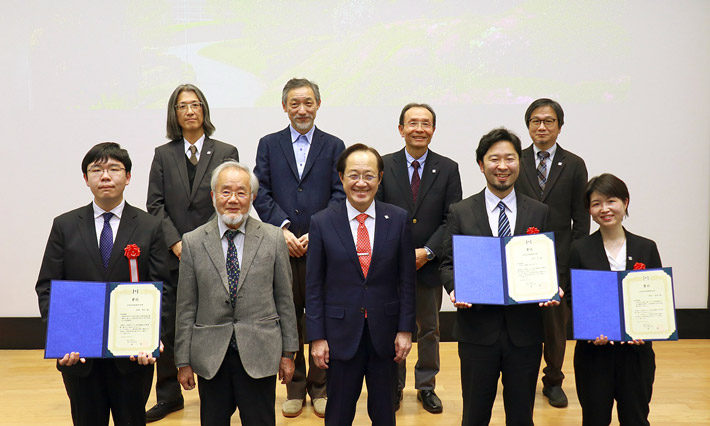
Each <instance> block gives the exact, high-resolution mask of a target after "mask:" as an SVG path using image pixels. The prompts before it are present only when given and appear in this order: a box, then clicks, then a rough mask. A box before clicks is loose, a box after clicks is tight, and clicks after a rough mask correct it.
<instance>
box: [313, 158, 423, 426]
mask: <svg viewBox="0 0 710 426" xmlns="http://www.w3.org/2000/svg"><path fill="white" fill-rule="evenodd" d="M337 170H338V174H339V176H340V179H341V180H342V182H343V188H344V189H345V194H346V197H347V200H346V201H342V202H340V203H338V204H336V205H333V206H330V207H328V208H327V209H325V210H323V211H321V212H320V213H317V214H315V215H314V216H313V217H312V218H311V228H310V229H311V238H310V249H309V253H310V254H309V256H308V270H307V273H306V325H307V338H308V340H309V341H310V342H311V355H312V356H313V358H315V362H316V365H317V366H318V367H320V368H323V369H327V370H326V371H327V373H328V409H327V410H326V413H325V424H326V425H339V426H341V425H349V424H352V421H353V418H354V417H355V406H356V404H357V400H358V398H359V396H360V390H361V389H362V379H363V377H367V392H368V400H367V407H368V414H369V415H370V419H371V420H372V423H373V424H376V425H394V424H395V416H394V411H395V410H394V405H395V392H394V391H395V389H396V387H395V386H396V383H397V364H396V363H398V362H403V361H404V360H405V358H406V357H407V355H408V354H409V351H410V349H411V347H412V331H413V330H414V328H415V306H414V279H415V261H414V246H413V244H412V234H411V229H410V227H409V220H408V219H407V211H406V210H404V209H401V208H399V207H396V206H394V205H391V204H387V203H383V202H379V201H377V202H375V201H374V199H375V194H376V192H377V187H378V186H379V184H380V182H381V181H382V173H383V162H382V158H381V157H380V155H379V154H378V153H377V151H376V150H374V149H373V148H369V147H367V146H366V145H362V144H355V145H353V146H351V147H349V148H348V149H347V150H345V152H343V154H342V155H341V156H340V158H339V159H338V164H337Z"/></svg>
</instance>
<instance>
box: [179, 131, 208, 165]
mask: <svg viewBox="0 0 710 426" xmlns="http://www.w3.org/2000/svg"><path fill="white" fill-rule="evenodd" d="M182 140H183V141H184V142H185V155H187V158H190V157H192V153H191V152H190V145H195V148H197V152H196V153H195V157H197V161H200V153H202V145H203V144H204V143H205V134H204V133H203V134H202V136H200V138H199V139H198V140H197V141H195V143H194V144H191V143H190V142H188V141H187V139H185V138H183V139H182Z"/></svg>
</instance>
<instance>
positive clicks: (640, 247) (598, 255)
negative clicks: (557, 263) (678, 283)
mask: <svg viewBox="0 0 710 426" xmlns="http://www.w3.org/2000/svg"><path fill="white" fill-rule="evenodd" d="M624 232H625V233H626V269H627V270H632V269H634V265H635V264H636V263H637V262H639V263H643V264H644V265H645V266H646V269H651V268H662V267H663V266H662V265H661V255H660V254H658V248H657V247H656V243H655V242H653V241H652V240H649V239H648V238H644V237H640V236H638V235H635V234H632V233H631V232H629V231H627V230H626V229H624ZM569 267H570V269H572V268H574V269H592V270H597V271H610V270H611V268H610V267H609V260H608V259H607V257H606V251H605V250H604V241H602V234H601V232H600V231H597V232H595V233H593V234H592V235H588V236H586V237H584V238H582V239H580V240H576V241H574V242H573V243H572V249H571V250H570V256H569Z"/></svg>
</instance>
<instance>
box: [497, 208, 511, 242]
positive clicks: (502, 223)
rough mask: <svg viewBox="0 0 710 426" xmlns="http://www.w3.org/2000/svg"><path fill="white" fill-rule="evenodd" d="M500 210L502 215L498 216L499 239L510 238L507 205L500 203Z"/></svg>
mask: <svg viewBox="0 0 710 426" xmlns="http://www.w3.org/2000/svg"><path fill="white" fill-rule="evenodd" d="M498 208H499V209H500V214H499V215H498V236H499V237H509V236H510V222H508V215H506V214H505V203H504V202H502V201H501V202H500V203H498Z"/></svg>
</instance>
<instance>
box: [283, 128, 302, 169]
mask: <svg viewBox="0 0 710 426" xmlns="http://www.w3.org/2000/svg"><path fill="white" fill-rule="evenodd" d="M279 145H280V146H281V151H283V154H284V158H285V159H286V163H287V164H288V167H289V168H290V169H291V173H293V177H294V178H296V180H299V179H298V168H296V154H294V153H293V142H291V130H289V128H288V127H286V130H283V131H281V134H280V135H279Z"/></svg>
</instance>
